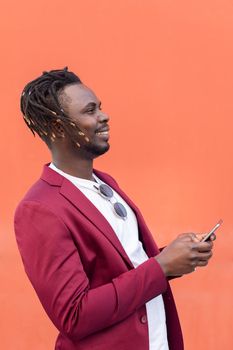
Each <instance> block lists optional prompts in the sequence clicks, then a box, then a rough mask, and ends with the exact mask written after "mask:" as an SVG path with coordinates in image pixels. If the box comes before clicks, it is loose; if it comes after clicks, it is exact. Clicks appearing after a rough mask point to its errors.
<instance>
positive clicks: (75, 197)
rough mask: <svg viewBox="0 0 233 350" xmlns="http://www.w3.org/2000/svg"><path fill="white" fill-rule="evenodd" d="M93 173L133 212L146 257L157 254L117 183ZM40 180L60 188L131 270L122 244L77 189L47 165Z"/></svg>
mask: <svg viewBox="0 0 233 350" xmlns="http://www.w3.org/2000/svg"><path fill="white" fill-rule="evenodd" d="M94 173H95V174H96V175H97V176H98V177H99V178H100V179H101V180H102V181H104V182H105V183H107V184H108V185H109V186H111V187H112V188H113V189H114V190H115V191H116V192H117V193H119V195H120V196H121V197H122V198H123V199H124V200H125V201H126V203H127V204H128V205H129V206H130V207H131V209H132V210H133V211H134V213H135V215H136V217H137V220H138V227H139V234H140V233H142V231H143V235H141V237H140V239H141V241H142V242H143V244H144V247H145V249H146V252H147V254H148V256H149V257H150V256H154V255H156V254H158V248H157V247H156V245H155V243H154V240H153V238H152V237H151V234H150V232H149V230H148V228H147V226H146V224H145V222H144V219H143V217H142V215H141V213H140V211H139V209H138V208H137V207H136V205H135V204H134V203H133V202H132V201H131V200H130V198H128V196H127V195H126V194H125V193H124V192H123V191H122V190H121V189H120V188H119V186H118V185H117V183H116V182H115V181H114V180H113V179H112V178H111V177H110V176H109V175H107V174H105V173H102V172H100V171H97V170H95V169H94ZM41 179H42V180H44V181H46V182H48V183H49V184H50V185H51V186H57V187H60V194H61V195H62V196H63V197H65V198H66V199H67V200H68V201H69V202H70V203H72V204H73V205H74V206H75V207H76V208H77V209H78V210H79V211H80V212H81V213H82V214H83V215H84V216H85V217H86V218H87V219H88V220H89V221H90V222H91V223H92V224H93V225H94V226H96V227H97V228H98V229H99V230H100V231H101V232H102V233H103V234H104V235H105V236H106V238H107V239H108V240H109V241H110V242H111V243H112V244H113V246H114V247H115V248H116V249H117V250H118V252H119V253H120V254H121V256H122V257H123V258H124V260H125V261H126V262H127V263H128V264H129V265H130V266H131V268H133V265H132V263H131V261H130V259H129V257H128V255H127V254H126V252H125V250H124V248H123V246H122V244H121V243H120V241H119V239H118V237H117V235H116V234H115V232H114V230H113V229H112V227H111V225H110V224H109V222H108V220H107V219H106V218H105V217H104V216H103V215H102V213H101V212H100V211H99V210H98V209H97V208H96V207H95V206H94V204H92V202H91V201H90V200H89V199H88V198H87V197H86V196H85V195H84V194H83V193H82V192H81V191H80V190H79V189H78V188H77V187H75V186H74V185H73V184H72V183H71V182H70V181H69V180H67V179H66V178H64V177H63V176H62V175H60V174H58V173H57V172H56V171H54V170H52V169H51V168H49V167H48V164H46V165H45V166H44V170H43V173H42V176H41Z"/></svg>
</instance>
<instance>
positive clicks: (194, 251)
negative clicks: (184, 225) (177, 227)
mask: <svg viewBox="0 0 233 350" xmlns="http://www.w3.org/2000/svg"><path fill="white" fill-rule="evenodd" d="M204 236H205V234H201V235H195V234H194V233H183V234H181V235H179V236H178V237H177V238H176V239H175V240H174V241H173V242H171V243H170V244H169V245H168V246H167V247H165V248H164V249H163V251H162V252H161V253H160V254H158V255H157V256H156V257H155V259H156V260H157V261H158V263H159V264H160V265H161V268H162V269H163V271H164V273H165V275H166V276H180V275H184V274H187V273H190V272H193V271H194V270H195V268H196V267H197V266H206V265H207V264H208V261H209V259H210V258H211V256H212V248H213V242H212V240H213V239H215V236H213V237H212V238H211V241H207V242H200V240H201V239H202V238H203V237H204Z"/></svg>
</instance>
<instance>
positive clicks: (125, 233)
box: [49, 163, 169, 350]
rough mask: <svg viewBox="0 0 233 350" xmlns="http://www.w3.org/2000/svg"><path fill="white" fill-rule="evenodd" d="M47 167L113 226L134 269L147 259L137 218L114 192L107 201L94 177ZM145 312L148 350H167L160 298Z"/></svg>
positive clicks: (147, 306) (164, 318)
mask: <svg viewBox="0 0 233 350" xmlns="http://www.w3.org/2000/svg"><path fill="white" fill-rule="evenodd" d="M49 167H50V168H51V169H53V170H54V171H56V172H58V173H59V174H61V175H62V176H64V177H65V178H66V179H68V180H69V181H71V182H72V183H73V184H74V185H75V186H76V187H77V188H78V189H79V190H80V191H82V193H83V194H84V195H85V196H86V197H87V198H88V199H89V200H90V201H91V202H92V203H93V204H94V205H95V206H96V207H97V209H98V210H99V211H100V212H101V214H102V215H103V216H104V217H105V218H106V219H107V220H108V222H109V224H110V225H111V226H112V228H113V231H114V232H115V233H116V235H117V237H118V239H119V241H120V242H121V244H122V246H123V248H124V250H125V252H126V253H127V255H128V257H129V259H130V260H131V262H132V264H133V266H134V267H137V266H138V265H140V264H142V263H143V262H144V261H146V260H148V256H147V255H146V253H145V251H144V249H143V246H142V243H141V242H140V241H139V236H138V223H137V219H136V216H135V214H134V212H133V210H132V209H131V208H130V207H129V205H128V204H127V203H126V202H125V201H124V200H123V198H122V197H121V196H119V194H118V193H117V192H115V191H114V190H113V189H112V191H113V193H114V197H113V199H112V201H111V202H110V201H109V200H107V199H105V198H103V197H102V196H101V195H100V194H99V191H98V190H97V189H96V188H94V185H97V187H98V184H96V182H97V183H99V184H101V183H104V182H103V181H102V180H100V179H99V178H98V177H97V176H96V175H95V174H93V177H94V179H95V181H96V182H94V181H91V180H86V179H82V178H78V177H75V176H71V175H69V174H66V173H64V172H63V171H62V170H60V169H58V168H57V167H55V165H54V164H53V163H51V164H50V165H49ZM108 186H109V185H108ZM109 187H110V186H109ZM116 201H117V202H120V203H121V204H123V205H124V207H125V208H126V210H127V218H126V220H123V219H122V218H120V217H118V216H117V215H116V214H115V211H114V207H113V204H112V203H114V202H116ZM146 311H147V319H148V329H149V344H150V348H149V350H168V349H169V348H168V342H167V327H166V317H165V310H164V303H163V298H162V295H159V296H157V297H156V298H153V299H151V300H150V301H149V302H147V303H146Z"/></svg>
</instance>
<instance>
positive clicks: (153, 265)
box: [15, 201, 167, 340]
mask: <svg viewBox="0 0 233 350" xmlns="http://www.w3.org/2000/svg"><path fill="white" fill-rule="evenodd" d="M15 233H16V239H17V243H18V247H19V250H20V253H21V257H22V260H23V264H24V268H25V271H26V273H27V275H28V277H29V279H30V281H31V283H32V285H33V287H34V289H35V291H36V293H37V295H38V297H39V299H40V301H41V303H42V305H43V307H44V309H45V311H46V313H47V314H48V316H49V317H50V319H51V320H52V322H53V323H54V325H55V326H56V327H57V328H58V329H59V331H60V332H61V333H63V334H64V335H65V336H67V337H69V338H70V339H71V340H77V339H82V338H84V337H86V336H88V335H90V334H92V333H94V332H97V331H100V330H103V329H104V328H107V327H109V326H111V325H114V324H115V323H118V322H120V321H122V320H124V319H125V318H127V317H128V316H129V315H131V314H132V313H134V312H135V311H136V310H137V309H138V308H140V307H141V306H143V305H144V304H145V303H146V302H147V301H149V300H150V299H152V298H154V297H156V296H157V295H159V294H161V293H163V292H165V291H166V289H167V279H166V278H165V275H164V273H163V271H162V269H161V267H160V265H159V264H158V263H157V261H156V260H155V259H154V258H150V259H149V260H147V261H146V262H144V263H143V264H141V265H140V266H138V267H137V268H135V269H132V270H130V271H127V272H125V273H123V274H121V275H120V276H118V277H117V278H114V279H113V280H112V281H111V283H108V284H105V285H102V286H100V287H98V288H95V289H91V288H90V284H89V280H88V278H87V275H86V274H85V271H84V269H83V265H82V262H81V259H80V256H79V252H78V247H77V246H76V245H75V243H74V241H73V239H72V236H71V233H70V232H69V230H68V228H67V226H66V225H65V224H64V222H63V221H62V220H61V218H60V217H58V216H57V215H56V214H54V213H53V212H52V211H51V209H49V208H47V207H45V205H44V204H41V203H39V202H34V201H24V202H22V203H21V204H20V205H19V207H18V208H17V210H16V214H15Z"/></svg>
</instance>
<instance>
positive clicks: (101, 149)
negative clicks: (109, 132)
mask: <svg viewBox="0 0 233 350" xmlns="http://www.w3.org/2000/svg"><path fill="white" fill-rule="evenodd" d="M109 148H110V145H109V143H108V142H101V143H100V142H94V141H90V142H87V143H81V142H80V147H79V148H78V147H77V145H76V142H74V141H73V142H72V153H73V152H75V153H76V154H77V153H78V154H79V155H80V156H81V157H82V158H83V159H89V160H92V159H95V158H97V157H99V156H101V155H103V154H104V153H106V152H107V151H108V150H109Z"/></svg>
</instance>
